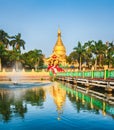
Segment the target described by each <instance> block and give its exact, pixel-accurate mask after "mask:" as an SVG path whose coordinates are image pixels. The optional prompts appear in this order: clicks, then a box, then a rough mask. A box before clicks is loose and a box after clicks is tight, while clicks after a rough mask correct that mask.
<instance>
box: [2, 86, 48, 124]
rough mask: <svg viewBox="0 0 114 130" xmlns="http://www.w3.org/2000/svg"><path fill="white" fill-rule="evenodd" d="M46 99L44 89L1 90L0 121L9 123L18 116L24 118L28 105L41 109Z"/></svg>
mask: <svg viewBox="0 0 114 130" xmlns="http://www.w3.org/2000/svg"><path fill="white" fill-rule="evenodd" d="M45 98H46V95H45V91H44V89H43V88H38V87H34V88H31V89H25V88H21V89H18V90H12V89H11V90H9V89H0V120H4V121H6V122H7V121H9V120H11V118H13V117H17V116H20V117H21V118H24V114H25V113H26V112H27V104H28V103H29V104H31V105H32V106H40V108H41V107H42V106H43V102H44V101H45Z"/></svg>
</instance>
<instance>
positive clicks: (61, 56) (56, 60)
mask: <svg viewBox="0 0 114 130" xmlns="http://www.w3.org/2000/svg"><path fill="white" fill-rule="evenodd" d="M45 63H46V64H52V65H56V64H61V65H63V66H65V65H66V48H65V46H64V44H63V42H62V39H61V31H60V29H58V38H57V41H56V44H55V46H54V48H53V51H52V54H51V55H50V57H49V58H47V59H46V60H45Z"/></svg>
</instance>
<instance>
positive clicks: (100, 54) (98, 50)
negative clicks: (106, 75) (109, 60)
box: [91, 40, 107, 69]
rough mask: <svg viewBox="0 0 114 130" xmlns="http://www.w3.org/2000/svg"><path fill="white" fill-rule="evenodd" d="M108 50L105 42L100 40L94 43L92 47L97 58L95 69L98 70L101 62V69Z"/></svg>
mask: <svg viewBox="0 0 114 130" xmlns="http://www.w3.org/2000/svg"><path fill="white" fill-rule="evenodd" d="M106 48H107V47H106V45H105V44H103V42H102V41H101V40H99V41H98V42H96V41H94V44H92V45H91V49H92V52H93V53H94V54H95V56H96V59H95V69H96V66H97V65H98V61H99V67H101V61H102V60H103V58H104V54H105V52H106Z"/></svg>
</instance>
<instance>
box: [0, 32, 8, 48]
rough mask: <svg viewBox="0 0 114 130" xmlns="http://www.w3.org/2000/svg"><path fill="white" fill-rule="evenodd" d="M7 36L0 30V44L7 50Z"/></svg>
mask: <svg viewBox="0 0 114 130" xmlns="http://www.w3.org/2000/svg"><path fill="white" fill-rule="evenodd" d="M8 38H9V36H8V34H7V33H6V32H5V31H4V30H0V44H3V45H4V47H5V48H6V49H7V48H8V45H9V39H8Z"/></svg>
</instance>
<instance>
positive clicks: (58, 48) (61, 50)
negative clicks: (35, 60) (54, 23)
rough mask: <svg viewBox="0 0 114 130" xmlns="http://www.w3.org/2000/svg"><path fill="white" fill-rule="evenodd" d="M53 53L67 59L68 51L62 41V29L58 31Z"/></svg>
mask: <svg viewBox="0 0 114 130" xmlns="http://www.w3.org/2000/svg"><path fill="white" fill-rule="evenodd" d="M53 53H56V54H57V55H59V56H60V57H61V58H65V57H66V49H65V46H64V44H63V42H62V40H61V31H60V29H58V39H57V41H56V44H55V46H54V48H53Z"/></svg>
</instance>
